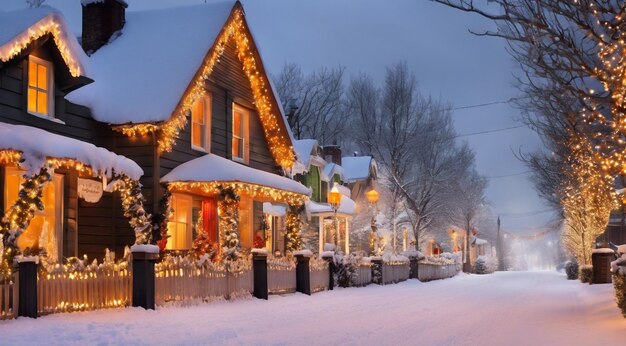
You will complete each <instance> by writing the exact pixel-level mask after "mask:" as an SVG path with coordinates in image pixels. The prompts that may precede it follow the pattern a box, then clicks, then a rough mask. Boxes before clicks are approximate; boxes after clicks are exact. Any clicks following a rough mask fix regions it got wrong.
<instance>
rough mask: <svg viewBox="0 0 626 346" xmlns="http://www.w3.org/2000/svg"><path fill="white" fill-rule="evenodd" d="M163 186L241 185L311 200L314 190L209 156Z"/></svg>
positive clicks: (188, 164) (191, 163) (170, 177)
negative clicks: (270, 189) (272, 189)
mask: <svg viewBox="0 0 626 346" xmlns="http://www.w3.org/2000/svg"><path fill="white" fill-rule="evenodd" d="M161 182H164V183H172V182H242V183H249V184H256V185H262V186H267V187H272V188H275V189H279V190H284V191H290V192H294V193H298V194H302V195H307V196H309V195H310V194H311V190H310V189H309V188H308V187H306V186H304V185H302V184H300V183H299V182H297V181H295V180H291V179H289V178H285V177H281V176H280V175H277V174H272V173H269V172H264V171H261V170H258V169H254V168H251V167H248V166H244V165H242V164H239V163H237V162H234V161H231V160H229V159H226V158H223V157H221V156H217V155H214V154H207V155H204V156H201V157H198V158H196V159H193V160H191V161H187V162H185V163H183V164H181V165H180V166H178V167H176V168H174V169H173V170H172V171H171V172H169V173H168V174H166V175H165V176H164V177H163V178H161Z"/></svg>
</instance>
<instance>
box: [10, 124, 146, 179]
mask: <svg viewBox="0 0 626 346" xmlns="http://www.w3.org/2000/svg"><path fill="white" fill-rule="evenodd" d="M0 150H8V151H17V152H21V156H22V158H23V159H24V162H21V163H20V164H19V165H20V166H21V167H22V168H24V169H26V170H28V171H29V172H31V173H36V172H38V171H39V170H40V169H41V168H43V167H44V166H45V165H46V164H47V163H48V159H70V160H75V161H78V162H80V163H82V164H84V165H87V166H89V167H90V168H91V170H92V172H93V174H94V175H103V176H107V177H109V178H111V175H112V173H113V172H115V173H118V174H125V175H126V176H128V177H129V178H130V179H133V180H138V179H139V178H140V177H141V176H142V175H143V170H142V169H141V167H139V165H137V164H136V163H135V162H134V161H132V160H130V159H128V158H126V157H124V156H121V155H117V154H115V153H112V152H110V151H108V150H107V149H104V148H100V147H97V146H95V145H93V144H91V143H87V142H83V141H79V140H77V139H74V138H69V137H65V136H61V135H57V134H54V133H51V132H48V131H45V130H42V129H38V128H35V127H31V126H24V125H12V124H7V123H2V122H0Z"/></svg>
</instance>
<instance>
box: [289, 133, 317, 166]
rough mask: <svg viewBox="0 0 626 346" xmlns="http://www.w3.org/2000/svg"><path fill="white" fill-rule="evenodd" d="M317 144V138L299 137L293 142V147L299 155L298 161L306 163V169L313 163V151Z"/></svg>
mask: <svg viewBox="0 0 626 346" xmlns="http://www.w3.org/2000/svg"><path fill="white" fill-rule="evenodd" d="M316 146H317V141H316V140H315V139H299V140H296V141H294V142H293V149H294V150H295V152H296V155H297V156H298V161H300V163H302V165H304V167H305V169H308V167H309V165H310V164H311V153H312V152H313V149H314V148H315V147H316Z"/></svg>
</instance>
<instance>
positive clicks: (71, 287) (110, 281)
mask: <svg viewBox="0 0 626 346" xmlns="http://www.w3.org/2000/svg"><path fill="white" fill-rule="evenodd" d="M131 277H132V276H131V273H130V272H129V271H128V270H126V269H114V268H101V269H95V270H93V271H85V272H60V273H48V274H46V273H41V274H40V275H39V277H38V279H37V311H38V314H39V315H46V314H52V313H58V312H71V311H84V310H93V309H104V308H114V307H121V306H127V305H129V304H130V301H131V294H132V293H131V292H132V288H131V281H132V280H131Z"/></svg>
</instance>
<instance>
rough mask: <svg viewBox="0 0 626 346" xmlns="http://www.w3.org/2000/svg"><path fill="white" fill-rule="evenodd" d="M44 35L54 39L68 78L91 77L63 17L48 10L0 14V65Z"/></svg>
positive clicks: (38, 9) (45, 8) (78, 46)
mask: <svg viewBox="0 0 626 346" xmlns="http://www.w3.org/2000/svg"><path fill="white" fill-rule="evenodd" d="M46 34H52V35H53V36H54V39H55V42H56V45H57V48H58V49H59V51H60V52H61V56H62V57H63V60H64V61H65V63H66V65H67V66H68V67H69V69H70V73H71V74H72V76H74V77H78V76H86V77H91V71H90V70H89V69H88V67H87V65H88V58H87V55H86V54H85V52H84V51H83V49H82V47H81V46H80V44H78V41H77V40H76V37H75V36H74V35H73V34H72V33H71V31H70V29H69V27H68V26H67V24H66V22H65V19H64V18H63V15H62V14H61V13H60V12H58V11H57V10H55V9H53V8H51V7H48V6H41V7H38V8H30V9H22V10H17V11H8V12H4V11H0V61H4V62H6V61H8V60H10V59H12V58H13V57H15V56H16V55H17V54H19V53H20V52H22V50H24V49H25V48H26V47H27V46H28V45H29V44H30V43H31V42H32V41H33V40H35V39H38V38H40V37H42V36H44V35H46Z"/></svg>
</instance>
